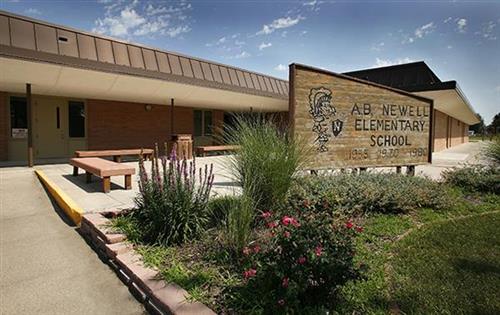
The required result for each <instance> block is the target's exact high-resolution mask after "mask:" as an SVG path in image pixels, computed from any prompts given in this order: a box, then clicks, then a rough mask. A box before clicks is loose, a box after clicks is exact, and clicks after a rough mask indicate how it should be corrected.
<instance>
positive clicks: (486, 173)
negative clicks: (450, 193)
mask: <svg viewBox="0 0 500 315" xmlns="http://www.w3.org/2000/svg"><path fill="white" fill-rule="evenodd" d="M442 176H443V179H444V181H445V182H446V183H448V184H450V185H453V186H456V187H459V188H462V189H464V190H466V191H469V192H489V193H495V194H500V168H498V167H490V166H481V165H471V166H466V167H462V168H451V169H447V170H445V171H443V173H442Z"/></svg>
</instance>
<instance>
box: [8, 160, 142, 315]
mask: <svg viewBox="0 0 500 315" xmlns="http://www.w3.org/2000/svg"><path fill="white" fill-rule="evenodd" d="M61 213H62V212H60V211H59V209H57V206H56V205H54V204H52V202H51V200H50V199H49V197H48V196H47V194H46V192H45V191H44V189H43V188H42V186H41V184H40V183H39V181H38V179H37V178H36V176H35V174H34V173H33V170H30V169H27V168H21V167H20V168H15V167H14V168H0V313H1V314H2V315H4V314H5V315H7V314H143V313H144V309H143V307H142V305H141V304H140V303H139V302H137V301H136V300H135V299H134V297H133V296H132V295H131V294H130V293H129V292H128V290H127V287H126V286H125V285H123V284H122V283H121V282H120V280H119V279H118V277H117V276H116V275H115V274H114V272H113V271H112V270H111V269H110V268H109V267H108V266H107V265H105V264H104V263H103V262H102V261H101V260H100V259H99V258H98V257H97V255H96V254H95V252H94V251H93V250H92V249H91V248H90V247H89V246H88V245H87V244H86V243H85V241H84V240H83V239H82V238H81V237H80V235H79V234H78V233H77V232H76V230H75V227H73V226H70V225H69V223H68V222H69V221H68V220H67V219H66V218H65V217H64V216H63V214H61Z"/></svg>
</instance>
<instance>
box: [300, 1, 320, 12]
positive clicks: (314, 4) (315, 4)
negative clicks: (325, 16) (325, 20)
mask: <svg viewBox="0 0 500 315" xmlns="http://www.w3.org/2000/svg"><path fill="white" fill-rule="evenodd" d="M320 4H323V1H318V0H312V1H307V2H304V3H303V4H302V6H305V7H308V8H309V9H310V10H312V11H319V9H320V7H319V6H320Z"/></svg>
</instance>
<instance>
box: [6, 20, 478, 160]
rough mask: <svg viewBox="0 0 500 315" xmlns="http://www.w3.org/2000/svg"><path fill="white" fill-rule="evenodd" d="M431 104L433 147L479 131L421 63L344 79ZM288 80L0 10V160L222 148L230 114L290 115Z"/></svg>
mask: <svg viewBox="0 0 500 315" xmlns="http://www.w3.org/2000/svg"><path fill="white" fill-rule="evenodd" d="M346 74H347V75H350V76H353V77H357V78H361V79H364V80H368V81H373V82H376V83H379V84H383V85H387V86H390V87H393V88H397V89H401V90H405V91H408V92H411V93H415V94H417V95H420V96H424V97H427V98H431V99H433V100H434V109H435V113H434V118H435V119H434V123H433V137H434V141H433V146H434V151H439V150H442V149H444V148H448V147H451V146H454V145H457V144H460V143H464V142H467V141H468V126H469V125H472V124H475V123H477V122H478V120H477V117H476V115H475V112H474V110H473V109H472V107H471V105H470V104H469V102H468V101H467V98H466V97H465V96H464V94H463V93H462V92H461V91H460V88H459V87H458V85H457V83H456V82H455V81H448V82H441V81H440V80H439V78H438V77H437V76H436V75H435V74H434V73H433V72H432V70H431V69H430V68H429V67H428V66H427V65H426V64H425V63H424V62H417V63H411V64H406V65H398V66H392V67H385V68H377V69H368V70H361V71H355V72H350V73H346ZM288 90H289V86H288V81H286V80H281V79H278V78H274V77H271V76H268V75H264V74H260V73H256V72H252V71H248V70H245V69H240V68H236V67H232V66H229V65H224V64H220V63H217V62H212V61H208V60H203V59H200V58H195V57H191V56H186V55H182V54H179V53H174V52H169V51H163V50H158V49H154V48H151V47H145V46H142V45H139V44H133V43H129V42H125V41H121V40H117V39H114V38H110V37H106V36H102V35H97V34H93V33H88V32H84V31H80V30H76V29H72V28H69V27H64V26H59V25H54V24H51V23H47V22H44V21H39V20H35V19H32V18H27V17H23V16H19V15H15V14H12V13H9V12H5V11H0V161H27V160H29V158H28V157H31V156H32V157H33V159H34V160H35V162H37V163H43V162H44V161H45V160H46V159H51V158H62V157H69V156H72V155H73V153H74V151H75V150H99V149H126V148H142V147H144V148H145V147H152V146H153V145H154V143H163V142H166V141H168V140H169V139H171V137H172V136H173V135H175V134H191V135H192V137H193V140H194V144H195V145H208V144H212V143H214V142H215V141H216V139H215V137H214V135H213V130H215V128H214V127H221V126H222V125H223V124H224V121H225V120H226V121H227V119H228V118H229V117H230V113H233V112H249V111H255V112H286V111H288V97H289V96H288Z"/></svg>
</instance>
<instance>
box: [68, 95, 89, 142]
mask: <svg viewBox="0 0 500 315" xmlns="http://www.w3.org/2000/svg"><path fill="white" fill-rule="evenodd" d="M68 121H69V136H70V138H83V137H85V106H84V104H83V102H69V103H68Z"/></svg>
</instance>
